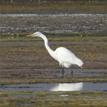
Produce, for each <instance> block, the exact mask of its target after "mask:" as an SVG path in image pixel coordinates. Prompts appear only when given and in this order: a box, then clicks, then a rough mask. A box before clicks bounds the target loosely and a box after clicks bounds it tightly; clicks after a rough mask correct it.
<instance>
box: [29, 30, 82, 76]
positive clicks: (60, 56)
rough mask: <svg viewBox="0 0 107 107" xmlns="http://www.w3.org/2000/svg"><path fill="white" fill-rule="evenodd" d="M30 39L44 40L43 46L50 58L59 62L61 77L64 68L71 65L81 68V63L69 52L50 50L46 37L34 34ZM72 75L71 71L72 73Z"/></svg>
mask: <svg viewBox="0 0 107 107" xmlns="http://www.w3.org/2000/svg"><path fill="white" fill-rule="evenodd" d="M28 36H31V37H41V38H42V39H43V40H44V45H45V47H46V49H47V51H48V53H49V54H50V56H51V57H52V58H54V59H55V60H56V61H58V62H59V65H60V66H61V67H62V77H63V76H64V67H65V68H69V67H70V66H71V65H78V66H79V67H82V65H83V61H82V60H81V59H79V58H78V57H77V56H75V54H74V53H72V52H71V51H70V50H68V49H67V48H64V47H59V48H57V49H56V50H52V49H51V48H50V47H49V45H48V39H47V37H46V36H45V35H44V34H42V33H41V32H35V33H33V34H31V35H28ZM72 74H73V71H72Z"/></svg>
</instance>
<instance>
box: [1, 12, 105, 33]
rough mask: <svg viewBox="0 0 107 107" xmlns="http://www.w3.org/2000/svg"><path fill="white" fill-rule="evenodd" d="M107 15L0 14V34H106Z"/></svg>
mask: <svg viewBox="0 0 107 107" xmlns="http://www.w3.org/2000/svg"><path fill="white" fill-rule="evenodd" d="M106 28H107V14H57V15H56V14H55V15H53V14H52V15H49V14H42V15H38V14H29V15H28V14H0V33H1V34H17V33H28V32H34V31H42V32H82V33H103V34H104V33H105V34H106V33H107V30H106Z"/></svg>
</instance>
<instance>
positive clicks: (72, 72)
mask: <svg viewBox="0 0 107 107" xmlns="http://www.w3.org/2000/svg"><path fill="white" fill-rule="evenodd" d="M73 74H74V71H73V70H72V69H71V76H72V77H73Z"/></svg>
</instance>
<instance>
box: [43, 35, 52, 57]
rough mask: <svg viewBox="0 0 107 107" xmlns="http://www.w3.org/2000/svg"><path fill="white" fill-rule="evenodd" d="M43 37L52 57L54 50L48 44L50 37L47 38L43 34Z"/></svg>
mask: <svg viewBox="0 0 107 107" xmlns="http://www.w3.org/2000/svg"><path fill="white" fill-rule="evenodd" d="M41 38H42V39H43V40H44V44H45V47H46V49H47V51H48V52H49V54H50V55H51V56H52V57H54V51H53V50H52V49H51V48H50V47H49V45H48V39H47V38H46V36H44V35H42V36H41Z"/></svg>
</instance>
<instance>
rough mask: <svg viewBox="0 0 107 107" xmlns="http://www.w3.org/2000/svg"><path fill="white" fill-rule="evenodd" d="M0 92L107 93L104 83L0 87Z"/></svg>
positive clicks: (106, 86)
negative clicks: (85, 91)
mask: <svg viewBox="0 0 107 107" xmlns="http://www.w3.org/2000/svg"><path fill="white" fill-rule="evenodd" d="M0 90H18V91H22V90H23V91H24V90H26V91H83V90H87V91H107V83H106V82H101V83H100V82H96V83H92V82H79V83H35V84H12V85H0Z"/></svg>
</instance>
